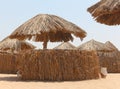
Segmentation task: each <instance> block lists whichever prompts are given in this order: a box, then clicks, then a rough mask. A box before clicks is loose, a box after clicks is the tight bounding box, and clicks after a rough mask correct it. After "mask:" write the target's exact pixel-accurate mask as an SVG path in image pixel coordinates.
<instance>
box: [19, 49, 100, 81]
mask: <svg viewBox="0 0 120 89" xmlns="http://www.w3.org/2000/svg"><path fill="white" fill-rule="evenodd" d="M19 58H20V59H21V60H19V66H18V69H19V73H20V75H21V76H22V77H21V79H22V80H41V81H72V80H86V79H98V78H99V65H98V58H97V56H96V54H95V52H93V51H91V52H87V51H79V50H33V51H27V52H26V53H24V54H22V55H20V57H19Z"/></svg>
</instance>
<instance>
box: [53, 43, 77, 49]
mask: <svg viewBox="0 0 120 89" xmlns="http://www.w3.org/2000/svg"><path fill="white" fill-rule="evenodd" d="M75 48H76V47H75V46H74V45H72V44H71V43H69V42H63V43H62V44H60V45H58V46H57V47H55V48H54V49H75Z"/></svg>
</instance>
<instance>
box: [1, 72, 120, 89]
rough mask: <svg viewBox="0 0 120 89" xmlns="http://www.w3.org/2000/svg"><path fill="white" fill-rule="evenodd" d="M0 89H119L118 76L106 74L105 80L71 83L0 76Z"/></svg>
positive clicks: (119, 81)
mask: <svg viewBox="0 0 120 89" xmlns="http://www.w3.org/2000/svg"><path fill="white" fill-rule="evenodd" d="M0 89H120V74H108V76H107V78H106V79H98V80H85V81H71V82H40V81H19V80H18V78H16V75H9V74H0Z"/></svg>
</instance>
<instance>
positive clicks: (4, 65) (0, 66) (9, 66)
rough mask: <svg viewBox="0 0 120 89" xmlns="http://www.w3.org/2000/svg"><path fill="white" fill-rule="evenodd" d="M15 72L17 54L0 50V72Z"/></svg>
mask: <svg viewBox="0 0 120 89" xmlns="http://www.w3.org/2000/svg"><path fill="white" fill-rule="evenodd" d="M16 72H17V54H11V53H5V52H0V73H7V74H15V73H16Z"/></svg>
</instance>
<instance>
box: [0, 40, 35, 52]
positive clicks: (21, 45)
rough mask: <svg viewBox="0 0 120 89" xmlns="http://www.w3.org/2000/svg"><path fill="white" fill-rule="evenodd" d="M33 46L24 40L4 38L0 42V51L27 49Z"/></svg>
mask: <svg viewBox="0 0 120 89" xmlns="http://www.w3.org/2000/svg"><path fill="white" fill-rule="evenodd" d="M34 48H35V46H33V45H32V44H30V43H28V42H25V41H19V40H17V39H10V38H5V39H4V40H2V41H1V42H0V50H1V51H7V50H11V51H20V50H27V49H34Z"/></svg>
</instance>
